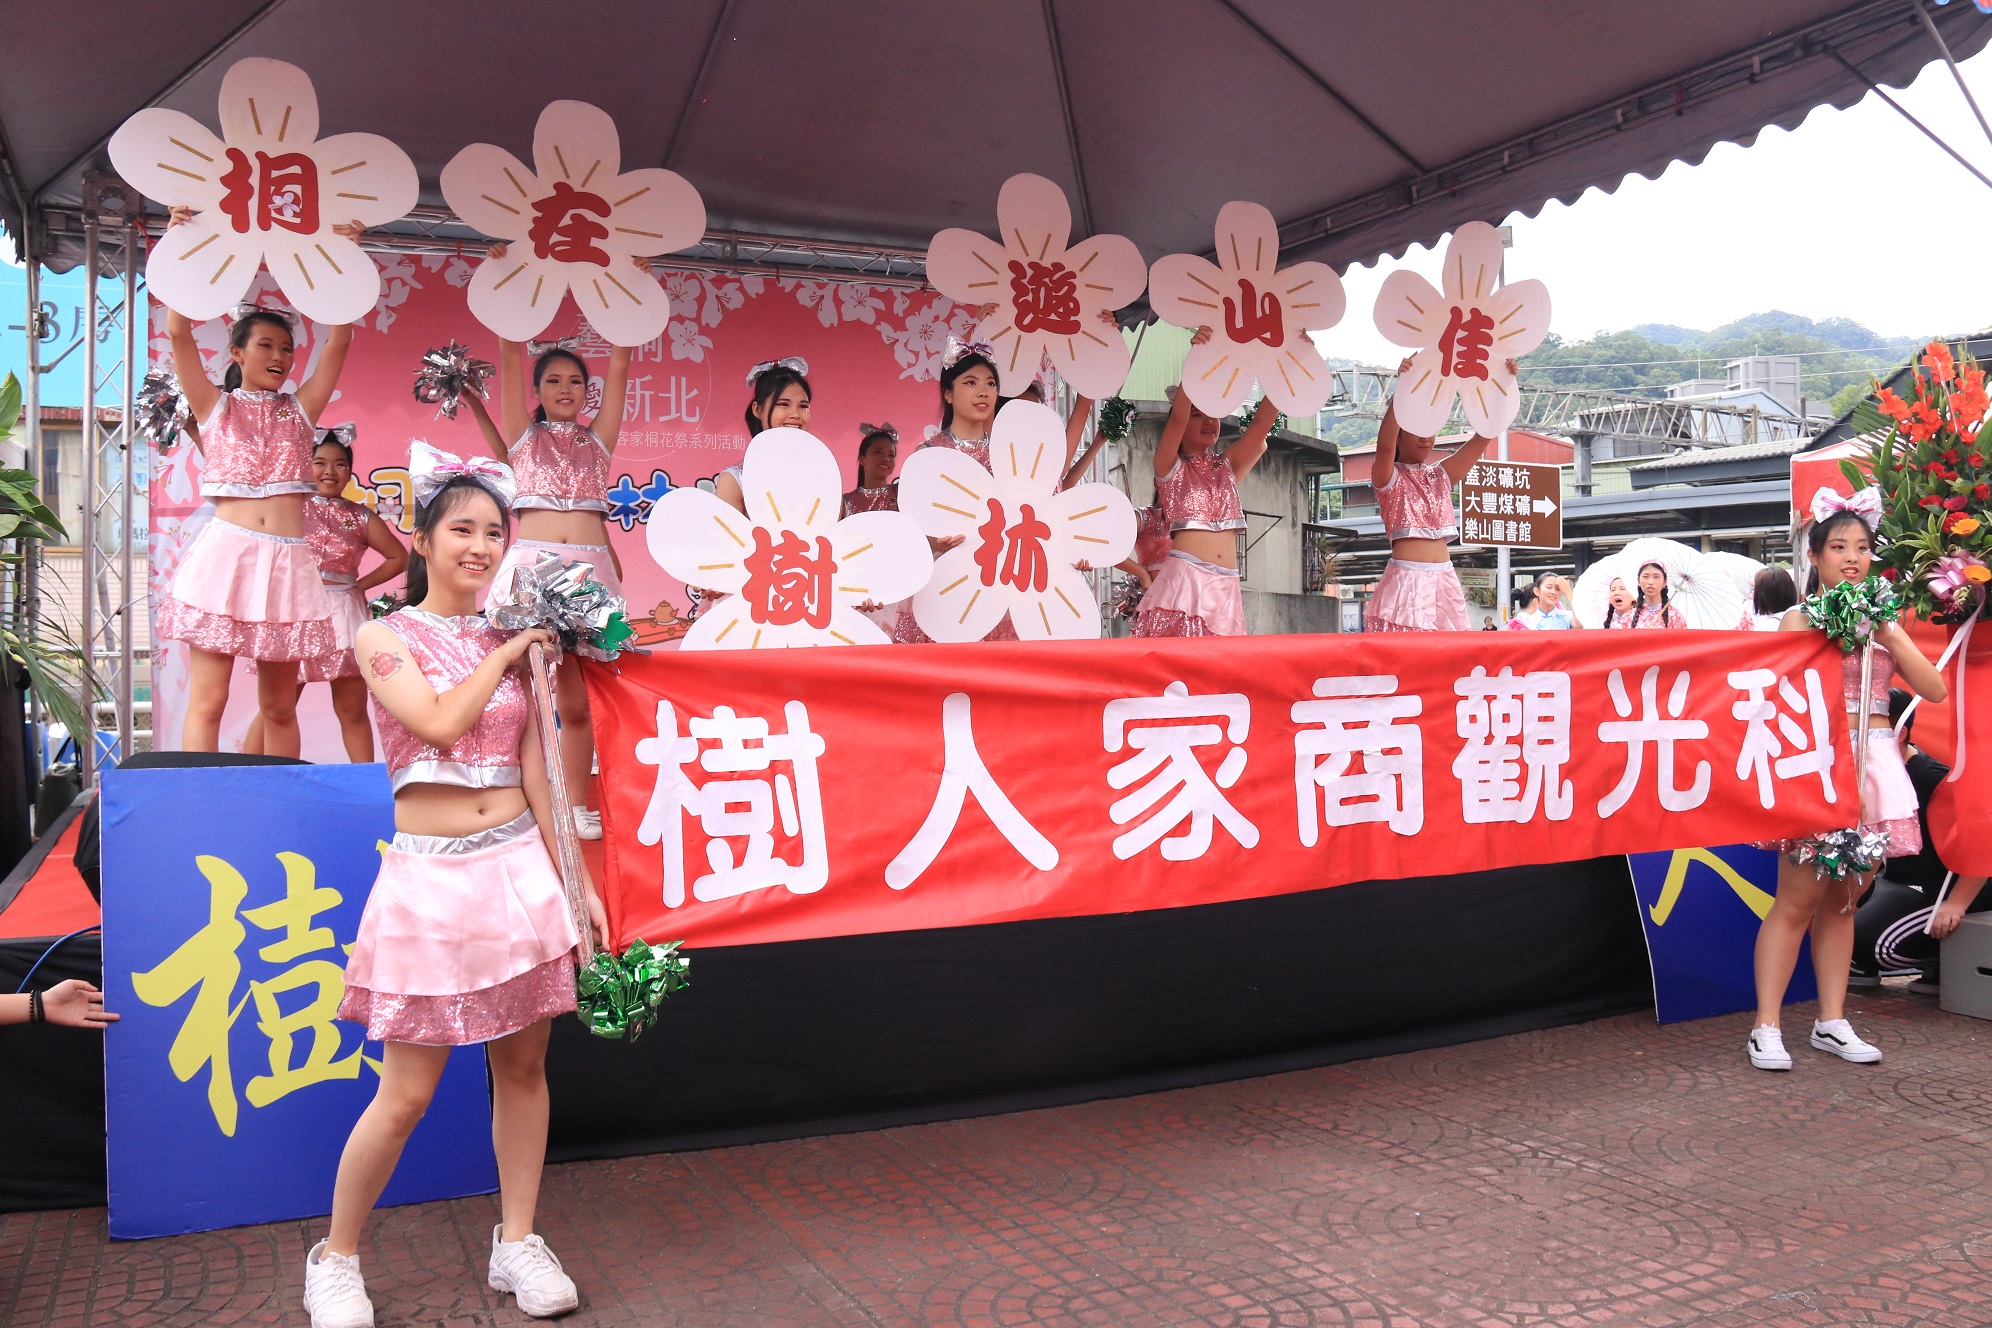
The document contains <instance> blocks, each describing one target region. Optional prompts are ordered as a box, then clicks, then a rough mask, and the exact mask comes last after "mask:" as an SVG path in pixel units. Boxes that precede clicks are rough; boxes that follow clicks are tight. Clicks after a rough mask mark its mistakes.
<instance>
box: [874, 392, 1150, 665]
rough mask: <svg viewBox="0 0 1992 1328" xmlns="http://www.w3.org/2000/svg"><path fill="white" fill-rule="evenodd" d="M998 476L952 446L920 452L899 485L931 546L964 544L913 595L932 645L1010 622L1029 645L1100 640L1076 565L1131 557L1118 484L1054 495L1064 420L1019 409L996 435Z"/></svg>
mask: <svg viewBox="0 0 1992 1328" xmlns="http://www.w3.org/2000/svg"><path fill="white" fill-rule="evenodd" d="M989 464H990V469H989V470H984V469H983V468H982V467H981V465H979V464H978V463H977V462H976V461H975V459H974V458H972V457H969V456H967V455H965V454H963V453H961V452H957V451H955V450H954V449H953V448H947V447H922V448H921V449H920V450H919V451H917V452H915V453H914V454H913V455H912V456H911V457H910V458H908V459H907V462H906V466H905V468H904V470H903V471H902V472H901V474H900V478H899V510H900V511H901V512H904V513H906V514H907V515H908V516H910V517H912V518H913V519H914V520H916V521H918V522H919V523H920V528H921V529H922V530H924V531H926V533H927V534H928V536H929V537H931V538H933V539H949V538H952V537H954V536H957V535H958V536H960V537H961V543H960V544H957V545H956V546H955V547H953V548H952V549H949V550H948V551H947V552H946V553H943V554H942V555H941V556H940V558H939V559H937V560H936V561H935V563H934V574H933V577H932V579H931V580H929V581H928V582H927V584H926V588H925V589H923V590H921V591H920V593H919V594H917V595H915V596H914V597H913V617H914V620H915V621H917V622H918V623H919V624H920V630H921V631H923V632H925V633H926V634H927V635H928V636H929V637H931V638H933V639H934V640H935V641H980V640H981V639H982V638H983V637H985V636H987V635H988V634H989V632H990V631H991V630H993V629H994V628H995V627H996V625H997V624H998V623H1000V622H1001V621H1002V620H1003V615H1004V614H1006V613H1007V614H1009V615H1010V623H1011V625H1012V626H1013V627H1015V628H1016V631H1017V636H1018V637H1019V638H1020V639H1022V640H1025V641H1043V640H1084V639H1088V638H1091V637H1097V636H1098V635H1099V634H1100V606H1099V603H1098V601H1097V600H1096V598H1095V597H1094V594H1093V590H1092V587H1091V586H1089V585H1088V584H1087V582H1086V578H1085V576H1084V574H1083V573H1081V572H1079V571H1078V570H1077V569H1076V567H1075V564H1078V563H1082V562H1083V563H1088V564H1090V565H1092V566H1094V567H1112V566H1113V565H1114V564H1115V563H1117V562H1119V561H1121V560H1122V559H1123V558H1125V557H1127V555H1128V553H1129V552H1130V551H1131V550H1132V549H1133V548H1134V531H1135V516H1134V506H1133V504H1131V503H1129V502H1128V500H1127V495H1126V494H1124V493H1122V492H1121V491H1120V490H1119V489H1116V488H1115V487H1114V486H1113V485H1111V484H1080V485H1075V486H1074V487H1072V488H1070V489H1066V490H1064V491H1062V492H1060V491H1057V485H1058V480H1059V476H1060V474H1061V473H1062V472H1063V471H1064V469H1065V422H1064V421H1063V420H1061V419H1059V418H1058V412H1057V411H1054V410H1052V409H1051V408H1050V407H1048V406H1040V405H1038V404H1037V403H1036V402H1032V401H1012V402H1010V403H1009V404H1008V405H1006V406H1004V407H1003V409H1002V410H1001V411H999V412H998V413H997V416H996V424H995V427H994V429H992V430H991V432H990V435H989Z"/></svg>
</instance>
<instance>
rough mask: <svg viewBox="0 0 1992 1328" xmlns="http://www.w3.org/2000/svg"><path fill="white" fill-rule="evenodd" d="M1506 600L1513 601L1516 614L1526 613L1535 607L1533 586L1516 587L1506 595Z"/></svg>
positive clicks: (1534, 589)
mask: <svg viewBox="0 0 1992 1328" xmlns="http://www.w3.org/2000/svg"><path fill="white" fill-rule="evenodd" d="M1508 598H1510V599H1511V600H1513V601H1514V603H1515V612H1516V613H1527V612H1528V611H1529V610H1531V609H1533V608H1534V607H1535V606H1536V588H1535V585H1534V584H1533V583H1531V584H1529V585H1526V586H1516V587H1515V588H1514V589H1513V590H1512V591H1510V592H1509V593H1508Z"/></svg>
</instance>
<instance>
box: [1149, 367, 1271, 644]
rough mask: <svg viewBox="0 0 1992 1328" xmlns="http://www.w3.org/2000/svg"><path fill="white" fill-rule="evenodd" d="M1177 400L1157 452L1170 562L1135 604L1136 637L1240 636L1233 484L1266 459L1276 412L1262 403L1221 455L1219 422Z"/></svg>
mask: <svg viewBox="0 0 1992 1328" xmlns="http://www.w3.org/2000/svg"><path fill="white" fill-rule="evenodd" d="M1196 335H1197V338H1198V339H1199V340H1202V339H1207V338H1208V335H1209V334H1208V331H1207V330H1204V329H1200V330H1199V331H1198V332H1197V334H1196ZM1175 395H1176V399H1175V402H1174V403H1173V404H1172V405H1171V407H1170V410H1169V419H1168V422H1167V423H1165V424H1164V425H1163V426H1162V437H1161V440H1160V441H1159V442H1158V443H1157V444H1156V447H1155V500H1156V501H1157V502H1158V503H1160V504H1161V506H1162V510H1163V511H1164V512H1165V513H1166V514H1167V515H1168V518H1169V544H1170V549H1169V556H1168V557H1167V558H1165V559H1163V561H1162V568H1161V570H1160V571H1158V572H1157V573H1155V579H1154V581H1153V583H1152V584H1150V586H1149V587H1148V593H1147V594H1145V595H1143V596H1142V597H1141V607H1140V608H1139V610H1137V611H1136V613H1135V618H1134V635H1136V636H1243V635H1245V597H1244V594H1243V593H1242V591H1241V589H1240V585H1239V581H1240V578H1239V574H1238V537H1239V535H1240V534H1241V533H1242V532H1243V531H1244V529H1245V508H1244V505H1243V504H1242V503H1241V502H1240V501H1239V498H1238V482H1239V481H1240V480H1242V479H1244V478H1245V476H1246V475H1248V474H1250V473H1251V470H1252V467H1254V466H1256V465H1258V464H1259V458H1260V457H1262V456H1264V455H1265V454H1266V439H1267V437H1268V436H1269V435H1270V434H1271V433H1272V431H1273V423H1274V421H1275V419H1277V417H1278V414H1279V412H1278V411H1277V410H1275V409H1274V408H1273V403H1272V402H1271V401H1261V402H1260V403H1259V406H1258V409H1257V410H1255V411H1253V412H1252V419H1251V422H1250V423H1249V424H1247V425H1246V426H1245V432H1244V433H1243V434H1242V435H1241V436H1240V437H1239V439H1238V441H1237V442H1235V443H1233V444H1232V445H1231V446H1230V447H1227V448H1226V449H1225V450H1224V451H1223V452H1222V453H1219V452H1218V451H1217V450H1216V447H1217V440H1218V434H1219V432H1220V429H1221V427H1222V421H1220V420H1217V419H1214V418H1212V417H1211V416H1209V415H1206V414H1204V413H1203V412H1202V411H1200V410H1198V409H1197V408H1196V407H1195V406H1194V405H1192V404H1191V403H1190V394H1189V393H1187V392H1185V391H1182V390H1181V389H1180V388H1178V389H1177V391H1176V394H1175Z"/></svg>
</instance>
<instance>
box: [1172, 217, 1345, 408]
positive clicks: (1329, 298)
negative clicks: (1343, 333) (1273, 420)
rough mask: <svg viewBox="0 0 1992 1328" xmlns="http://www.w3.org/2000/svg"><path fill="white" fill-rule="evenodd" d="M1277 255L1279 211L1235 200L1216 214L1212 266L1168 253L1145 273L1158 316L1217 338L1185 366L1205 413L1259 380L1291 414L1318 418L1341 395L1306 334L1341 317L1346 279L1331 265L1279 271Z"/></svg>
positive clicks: (1186, 381) (1236, 399) (1239, 397)
mask: <svg viewBox="0 0 1992 1328" xmlns="http://www.w3.org/2000/svg"><path fill="white" fill-rule="evenodd" d="M1279 256H1280V236H1279V230H1278V228H1277V227H1275V226H1274V224H1273V214H1272V213H1270V212H1268V211H1266V209H1265V208H1263V207H1260V206H1259V205H1258V204H1257V203H1242V202H1233V203H1226V204H1225V205H1224V207H1223V209H1222V210H1221V211H1220V212H1219V213H1218V214H1217V261H1216V262H1215V263H1213V262H1211V261H1210V260H1209V259H1207V258H1199V257H1197V256H1196V255H1194V254H1170V255H1168V256H1167V257H1165V258H1160V259H1157V260H1156V263H1155V266H1154V268H1153V269H1151V270H1150V272H1149V274H1148V302H1149V304H1150V305H1152V306H1153V307H1154V309H1155V312H1156V314H1157V315H1158V316H1159V317H1161V318H1162V319H1163V320H1164V321H1165V322H1170V323H1174V324H1175V325H1176V326H1178V327H1191V328H1195V327H1207V328H1209V329H1210V332H1211V335H1210V340H1208V341H1206V342H1204V343H1203V344H1202V345H1201V346H1192V347H1191V348H1190V355H1189V358H1188V359H1187V360H1185V361H1184V362H1183V390H1184V391H1185V392H1188V393H1189V394H1190V400H1191V401H1192V402H1194V403H1195V405H1196V408H1197V409H1198V410H1200V411H1202V412H1203V413H1204V414H1206V415H1216V416H1223V415H1229V414H1230V413H1231V412H1232V411H1234V410H1236V409H1238V407H1239V404H1240V403H1241V402H1243V401H1244V400H1245V398H1246V397H1247V396H1248V395H1249V394H1250V392H1251V389H1252V384H1253V383H1255V382H1256V383H1257V384H1258V385H1259V390H1260V391H1261V392H1263V393H1264V394H1265V395H1266V396H1268V397H1271V398H1272V401H1273V404H1274V405H1275V406H1277V407H1279V409H1280V410H1281V411H1283V412H1284V413H1286V414H1288V415H1312V414H1314V413H1315V412H1316V411H1318V410H1320V409H1321V407H1322V406H1324V405H1326V404H1327V402H1328V398H1329V397H1330V396H1331V395H1333V394H1334V389H1335V382H1334V378H1333V377H1332V376H1331V375H1330V374H1329V372H1328V365H1327V362H1326V361H1324V360H1323V359H1322V358H1321V352H1320V351H1318V350H1316V349H1315V348H1314V340H1313V338H1311V337H1309V336H1308V335H1307V334H1308V333H1309V332H1318V331H1321V330H1322V329H1324V328H1330V327H1333V326H1335V324H1337V323H1339V322H1341V321H1342V311H1343V309H1344V308H1345V307H1346V306H1347V304H1348V298H1347V296H1345V295H1344V294H1343V292H1342V279H1341V278H1340V277H1338V276H1336V275H1335V269H1334V268H1332V267H1329V266H1328V265H1327V264H1326V263H1296V264H1294V265H1293V266H1292V267H1287V268H1283V267H1280V266H1278V263H1279Z"/></svg>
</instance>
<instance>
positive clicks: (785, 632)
mask: <svg viewBox="0 0 1992 1328" xmlns="http://www.w3.org/2000/svg"><path fill="white" fill-rule="evenodd" d="M1061 439H1062V435H1061ZM1060 445H1061V446H1063V443H1062V441H1061V444H1060ZM741 471H742V475H743V478H742V480H741V484H740V488H741V491H742V492H743V493H744V494H745V495H746V498H747V511H746V512H745V513H744V514H743V513H740V512H736V511H734V510H733V508H731V507H729V506H728V505H727V504H725V503H723V502H721V501H720V500H719V499H718V498H715V497H714V496H713V495H712V494H710V493H707V492H706V491H705V490H704V489H689V488H688V489H673V490H671V492H669V493H667V494H665V495H664V497H663V498H662V499H661V500H660V501H659V502H658V504H657V506H656V507H655V508H654V509H652V511H651V514H650V523H649V525H648V526H647V527H646V534H645V539H646V540H647V541H648V543H649V546H650V556H651V557H653V558H655V559H656V560H657V564H658V566H660V567H662V568H663V569H664V570H665V571H667V572H669V573H670V574H671V575H672V576H675V577H677V578H678V579H679V580H680V581H683V582H684V583H685V584H686V585H688V586H700V587H704V588H707V589H711V590H722V591H725V592H726V598H724V599H721V600H716V601H714V602H713V603H712V605H711V606H710V607H709V608H707V610H706V611H705V613H703V614H702V615H700V617H699V620H698V621H697V622H695V623H693V624H692V630H691V631H690V632H688V633H686V635H685V638H684V644H683V645H682V646H680V647H679V648H680V649H681V650H768V649H773V648H777V647H782V646H832V645H846V646H856V645H886V644H889V643H890V641H891V638H890V637H888V636H887V635H886V634H885V632H884V631H883V630H882V629H880V627H879V626H878V624H877V623H874V622H873V621H872V620H871V619H870V618H868V617H866V616H865V615H864V614H862V613H860V612H859V611H858V607H857V606H858V605H860V604H863V603H865V602H866V601H871V602H873V603H878V604H889V603H891V602H892V601H894V600H900V599H904V598H906V597H907V596H908V595H911V594H912V593H913V592H914V591H916V590H918V589H919V588H920V587H921V586H922V585H924V584H926V581H927V574H928V573H929V572H930V571H931V570H932V569H933V565H934V559H933V554H932V553H931V552H930V551H929V550H928V546H927V539H926V536H924V535H922V534H921V533H920V527H919V525H918V524H917V523H916V522H915V521H914V520H913V519H912V518H911V517H909V516H905V515H903V514H901V513H899V512H859V513H856V514H854V515H852V516H847V517H845V518H843V519H842V520H841V521H840V520H838V518H837V514H838V512H840V511H842V510H843V500H844V484H843V475H842V473H841V472H839V470H838V469H837V459H836V458H835V457H833V456H831V455H830V449H829V448H827V447H825V446H824V445H823V444H822V443H821V442H819V441H817V439H816V438H815V437H814V436H812V435H810V434H807V433H804V432H803V431H802V430H801V429H770V430H768V431H767V432H766V433H760V434H756V435H755V436H754V440H753V441H752V442H750V443H749V444H747V459H746V461H745V462H744V463H743V464H742V466H741Z"/></svg>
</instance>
